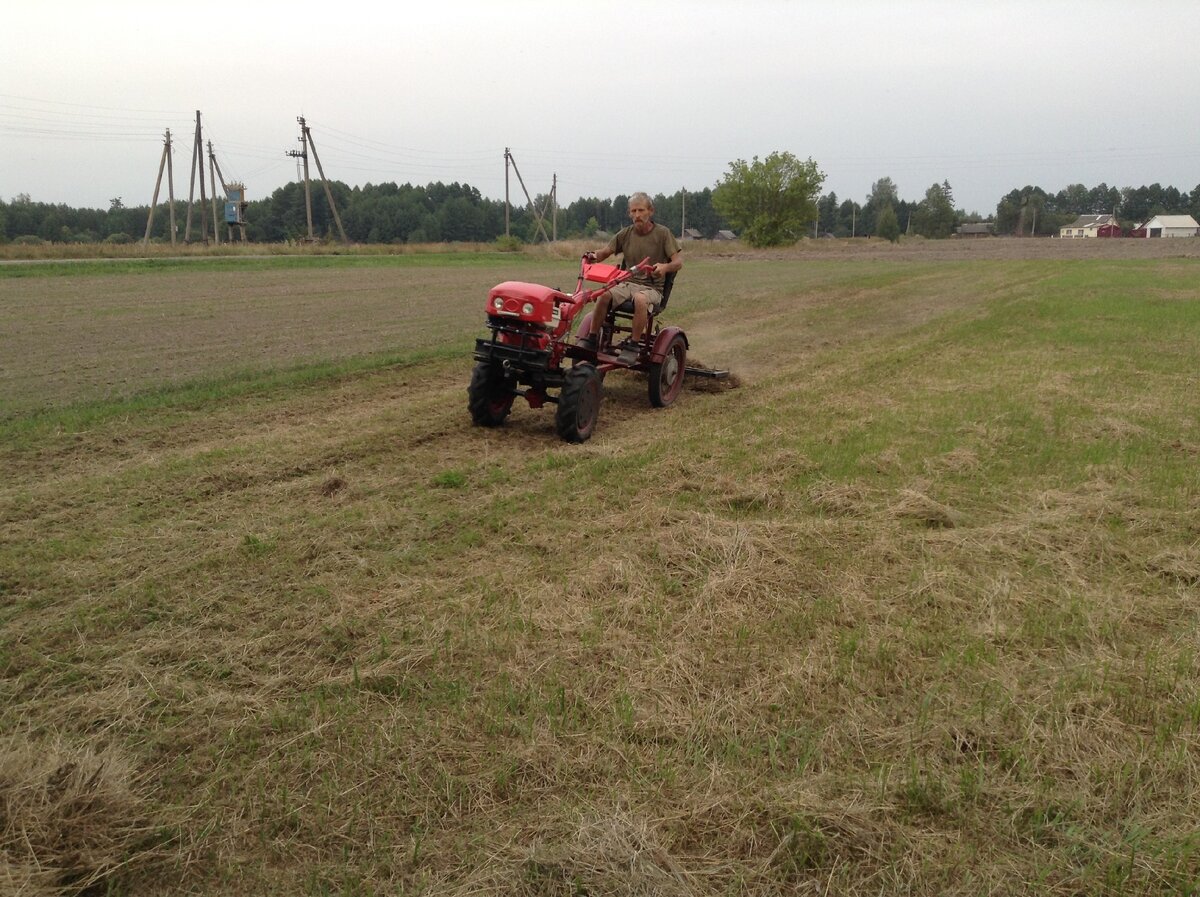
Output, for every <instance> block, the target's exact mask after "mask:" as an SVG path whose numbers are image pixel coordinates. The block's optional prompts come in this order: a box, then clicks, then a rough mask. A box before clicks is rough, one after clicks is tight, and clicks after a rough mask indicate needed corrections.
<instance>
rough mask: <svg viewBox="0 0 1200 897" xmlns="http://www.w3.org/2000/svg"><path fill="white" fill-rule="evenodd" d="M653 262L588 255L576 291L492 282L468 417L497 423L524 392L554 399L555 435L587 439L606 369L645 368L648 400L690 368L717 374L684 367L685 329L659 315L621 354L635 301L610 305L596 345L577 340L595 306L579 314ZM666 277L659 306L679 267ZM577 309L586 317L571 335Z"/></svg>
mask: <svg viewBox="0 0 1200 897" xmlns="http://www.w3.org/2000/svg"><path fill="white" fill-rule="evenodd" d="M652 269H653V266H652V265H651V264H650V263H649V260H648V259H644V260H643V261H641V262H639V263H638V264H637V265H634V266H633V268H631V269H629V270H623V269H621V268H616V267H614V266H612V265H604V264H598V263H594V262H590V261H589V256H587V255H585V256H584V257H583V259H582V260H581V261H580V263H579V280H578V282H577V284H576V286H575V292H574V293H571V294H567V293H564V292H562V291H560V290H555V289H552V288H550V287H546V286H541V285H540V284H535V283H523V282H521V281H513V280H510V281H505V282H504V283H501V284H497V285H496V286H494V287H492V289H491V291H490V292H489V293H488V298H487V316H488V317H487V326H488V328H489V329H490V330H491V336H490V337H485V338H482V339H477V340H476V341H475V362H476V364H475V370H474V371H473V372H472V374H471V385H470V387H468V389H467V396H468V407H469V409H470V411H471V420H472V421H474V423H475V424H477V425H479V426H484V427H498V426H500V425H501V424H503V423H504V419H505V418H506V417H508V413H509V411H511V410H512V404H513V400H514V399H515V398H516V397H517V396H521V397H523V398H524V399H525V401H527V402H528V403H529V406H530V407H531V408H541V407H542V406H543V405H545V404H546V403H551V404H554V405H557V406H558V407H557V409H556V412H555V415H554V423H555V429H556V430H557V431H558V435H559V436H561V437H562V438H563V439H565V440H566V441H567V442H583V441H585V440H586V439H588V438H589V437H590V436H591V435H592V432H593V431H594V430H595V428H596V419H597V417H598V416H599V413H600V394H601V384H602V382H603V379H604V375H605V374H606V373H608V372H609V371H611V370H614V369H616V368H623V369H625V370H634V371H642V372H644V373H645V374H646V375H647V377H648V380H649V386H650V403H651V404H652V405H654V406H656V407H660V408H661V407H665V406H667V405H670V404H671V403H672V402H674V401H675V399H676V398H678V396H679V393H680V391H681V390H682V389H683V378H684V374H685V373H696V374H702V375H706V376H713V375H714V373H716V372H713V371H708V370H698V369H696V370H693V369H691V368H688V367H687V350H688V341H687V335H686V334H685V333H684V332H683V331H682V330H681V329H680V328H678V327H673V326H667V327H664V326H662V325H661V324H660V323H659V322H657V321H656V320H654V316H652V317H651V319H650V323H649V326H647V328H646V333H645V336H644V337H643V339H642V341H641V342H640V343H639V344H638V345H637V347H636V357H635V358H634V359H633V360H629V353H626V354H624V355H622V353H621V352H619V351H618V350H617V349H616V348H615V347H614V342H615V340H614V337H615V336H616V335H618V334H621V333H632V327H631V325H630V317H631V315H632V308H625V307H619V308H615V309H611V310H610V311H609V314H608V318H607V320H606V321H605V322H604V324H603V326H602V327H601V332H600V338H599V340H598V341H597V344H596V347H595V348H588V347H587V346H586V345H579V344H578V340H579V339H580V338H582V337H583V336H585V335H587V333H588V332H589V330H590V328H591V320H592V313H591V312H588V313H587V314H584V315H582V316H581V312H583V310H584V309H585V308H587V306H588V305H589V304H590V303H591V302H592V301H593V300H595V299H598V298H599V297H600V296H602V295H604V294H605V293H607V292H608V291H609V290H611V289H612V288H613V287H615V286H616V285H617V284H619V283H623V282H624V281H626V280H628V279H629V278H631V277H632V276H633V275H634V273H635V272H643V273H649V272H650V271H651V270H652ZM667 278H668V281H667V284H666V286H665V287H664V292H663V302H662V305H661V306H660V308H659V313H661V311H662V309H663V308H666V305H667V300H668V298H669V296H670V287H671V281H672V280H673V279H674V274H668V275H667ZM587 284H598V286H596V287H588V286H586V285H587ZM631 304H632V303H630V302H626V303H625V304H624V305H625V306H630V305H631ZM577 317H580V318H581V320H580V321H579V324H578V326H577V327H576V328H575V329H574V339H572V324H573V322H574V321H575V319H576V318H577ZM568 361H570V363H571V365H570V367H567V366H566V365H567V363H568Z"/></svg>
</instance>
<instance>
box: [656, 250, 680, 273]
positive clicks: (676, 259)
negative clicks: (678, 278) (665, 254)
mask: <svg viewBox="0 0 1200 897" xmlns="http://www.w3.org/2000/svg"><path fill="white" fill-rule="evenodd" d="M682 267H683V253H682V252H680V251H679V250H676V251H675V254H674V255H672V256H671V260H670V261H669V262H659V263H658V264H657V265H655V266H654V275H655V276H656V277H663V276H664V275H666V274H670V273H671V272H672V271H678V270H679V269H680V268H682Z"/></svg>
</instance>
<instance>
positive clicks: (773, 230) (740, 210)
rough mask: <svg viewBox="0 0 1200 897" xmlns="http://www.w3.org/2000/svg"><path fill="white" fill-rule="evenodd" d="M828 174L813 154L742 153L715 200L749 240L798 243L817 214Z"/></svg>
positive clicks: (762, 243)
mask: <svg viewBox="0 0 1200 897" xmlns="http://www.w3.org/2000/svg"><path fill="white" fill-rule="evenodd" d="M824 182H825V175H824V174H823V173H822V172H821V171H820V169H818V168H817V163H816V162H814V161H813V160H812V159H807V160H805V161H803V162H802V161H800V160H799V159H797V158H796V157H795V156H793V155H792V154H791V153H788V152H774V153H771V155H769V156H767V157H766V158H765V159H762V160H760V159H759V158H758V156H755V157H754V158H753V160H752V161H750V162H746V161H745V160H742V159H738V160H737V161H736V162H731V163H729V171H728V172H727V173H726V174H725V176H724V177H723V178H722V179H721V182H720V183H719V184H717V188H716V190H714V191H713V205H714V206H716V209H717V211H718V212H720V213H721V215H723V216H724V217H725V220H726V221H728V222H729V224H730V225H732V227H733V228H734V230H737V231H739V232H740V233H741V236H742V238H743V239H745V240H746V242H747V243H749V244H750V245H751V246H780V245H783V244H785V243H794V242H795V241H796V240H798V239H800V238H801V237H802V236H804V234H805V233H806V232H807V231H808V229H809V227H810V225H811V224H812V222H813V221H815V220H816V218H817V195H818V192H819V191H820V189H821V184H823V183H824Z"/></svg>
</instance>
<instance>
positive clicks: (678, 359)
mask: <svg viewBox="0 0 1200 897" xmlns="http://www.w3.org/2000/svg"><path fill="white" fill-rule="evenodd" d="M686 369H687V342H685V341H684V338H683V336H682V335H681V334H678V333H677V334H675V336H673V337H672V338H671V341H670V342H669V343H667V354H666V355H665V356H664V357H663V360H662V361H655V362H652V363H651V365H650V371H649V374H650V404H651V405H653V406H654V407H656V408H665V407H666V406H668V405H670V404H671V403H672V402H674V401H675V400H676V399H677V398H678V397H679V393H680V391H681V390H682V389H683V375H684V371H685V370H686Z"/></svg>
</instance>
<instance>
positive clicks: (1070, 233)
mask: <svg viewBox="0 0 1200 897" xmlns="http://www.w3.org/2000/svg"><path fill="white" fill-rule="evenodd" d="M1058 235H1059V236H1060V237H1062V238H1063V239H1064V240H1076V239H1079V238H1080V237H1119V236H1121V225H1119V224H1117V219H1116V218H1114V217H1113V216H1112V215H1080V216H1079V217H1078V218H1076V219H1075V220H1074V221H1072V222H1071V223H1070V224H1068V225H1067V226H1066V227H1060V228H1059V229H1058Z"/></svg>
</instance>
